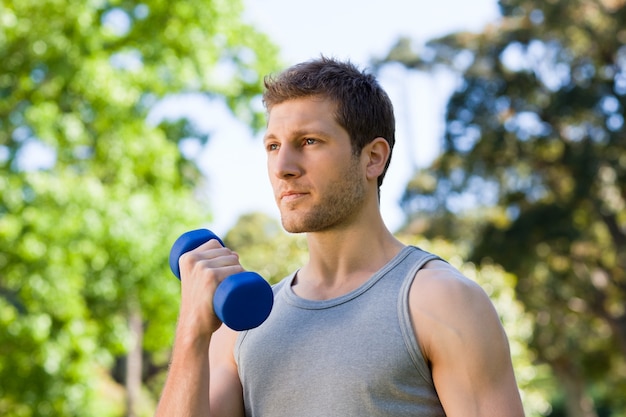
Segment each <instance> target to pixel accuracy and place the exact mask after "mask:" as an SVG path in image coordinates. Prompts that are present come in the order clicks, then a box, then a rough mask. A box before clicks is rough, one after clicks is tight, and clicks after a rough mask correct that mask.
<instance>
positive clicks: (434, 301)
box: [410, 261, 524, 417]
mask: <svg viewBox="0 0 626 417" xmlns="http://www.w3.org/2000/svg"><path fill="white" fill-rule="evenodd" d="M429 266H430V267H427V268H426V269H424V270H422V271H420V272H419V273H418V275H417V276H416V280H415V282H414V284H413V286H412V288H411V293H410V303H411V304H410V305H411V314H412V318H413V323H414V327H415V329H414V330H415V331H416V334H418V337H419V341H420V345H421V347H422V351H423V353H424V356H425V357H426V358H427V360H428V361H429V362H430V365H431V369H432V375H433V381H434V383H435V387H436V389H437V393H438V395H439V398H440V400H441V403H442V404H443V406H444V409H445V411H446V414H447V415H448V417H459V416H463V417H504V416H508V417H523V416H524V410H523V407H522V403H521V399H520V395H519V390H518V388H517V383H516V381H515V376H514V372H513V366H512V363H511V356H510V351H509V345H508V340H507V337H506V334H505V332H504V329H503V327H502V325H501V323H500V320H499V317H498V315H497V313H496V311H495V309H494V307H493V304H492V303H491V300H489V298H488V296H487V295H486V294H485V292H484V291H483V290H482V288H480V287H479V286H478V284H476V283H475V282H473V281H471V280H469V279H467V278H465V277H463V276H462V275H461V274H460V273H459V272H458V271H456V270H455V269H454V268H452V267H451V266H449V265H447V264H445V263H443V262H441V261H435V262H431V263H430V264H429Z"/></svg>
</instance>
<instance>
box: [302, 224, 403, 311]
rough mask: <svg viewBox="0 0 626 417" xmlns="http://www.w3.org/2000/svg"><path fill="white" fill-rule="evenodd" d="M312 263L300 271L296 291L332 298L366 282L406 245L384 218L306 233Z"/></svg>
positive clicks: (305, 294)
mask: <svg viewBox="0 0 626 417" xmlns="http://www.w3.org/2000/svg"><path fill="white" fill-rule="evenodd" d="M307 242H308V246H309V262H308V263H307V264H306V265H305V266H304V267H303V268H302V269H301V270H300V271H299V272H298V275H297V277H296V280H295V281H294V286H293V288H294V291H295V292H296V294H298V295H299V296H301V297H303V298H308V299H317V300H322V299H330V298H336V297H339V296H341V295H343V294H346V293H348V292H350V291H352V290H354V289H356V288H358V287H359V286H361V285H362V284H363V283H364V282H365V281H367V280H368V279H369V278H370V277H371V276H372V275H374V274H375V273H376V272H377V271H378V270H380V269H381V268H382V267H383V266H385V265H386V264H387V263H388V262H389V261H390V260H391V259H393V258H394V257H395V256H396V255H397V254H398V252H400V250H402V248H403V247H404V245H403V244H402V243H400V242H399V241H398V240H397V239H396V238H395V237H394V236H393V235H392V234H391V232H389V230H388V229H387V228H386V226H385V225H384V223H383V222H382V219H379V220H378V221H375V222H371V223H370V224H368V226H367V227H364V226H363V225H361V226H352V227H347V228H345V229H341V230H330V231H324V232H315V233H309V234H307Z"/></svg>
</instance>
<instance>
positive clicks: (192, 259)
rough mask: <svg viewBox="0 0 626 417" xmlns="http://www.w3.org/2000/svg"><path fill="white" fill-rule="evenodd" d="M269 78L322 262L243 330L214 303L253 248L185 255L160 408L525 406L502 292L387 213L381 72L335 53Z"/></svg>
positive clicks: (278, 412)
mask: <svg viewBox="0 0 626 417" xmlns="http://www.w3.org/2000/svg"><path fill="white" fill-rule="evenodd" d="M265 86H266V92H265V94H264V103H265V106H266V108H267V110H268V124H267V132H266V135H265V138H264V145H265V149H266V152H267V167H268V173H269V176H270V181H271V184H272V188H273V191H274V196H275V198H276V203H277V205H278V208H279V209H280V213H281V220H282V224H283V226H284V228H285V229H286V230H287V231H288V232H291V233H306V236H307V243H308V248H309V261H308V262H307V263H306V264H305V265H303V266H302V268H301V269H299V270H298V271H296V272H294V274H292V275H290V276H289V277H287V278H285V279H284V280H283V281H281V282H280V283H279V284H277V285H276V286H275V287H274V296H275V303H274V308H273V311H272V313H271V314H270V316H269V318H268V319H267V321H265V322H264V323H263V324H262V325H261V326H259V327H258V328H255V329H252V330H249V331H245V332H241V333H238V332H235V331H232V330H230V329H228V328H227V327H225V326H221V323H220V322H219V319H218V318H217V317H216V316H215V314H214V313H213V308H212V297H213V293H214V291H215V288H216V287H217V285H218V284H219V283H220V282H221V281H222V280H223V279H224V278H226V277H227V276H229V275H231V274H234V273H236V272H241V271H242V270H243V268H242V267H241V265H240V263H239V260H238V257H237V254H236V253H234V252H232V251H230V250H229V249H227V248H223V247H221V246H220V245H219V244H218V243H216V242H215V241H210V242H208V243H206V244H204V245H202V246H200V247H199V248H197V249H196V250H194V251H191V252H188V253H187V254H185V255H183V256H182V257H181V258H180V269H181V275H182V276H183V279H182V299H181V309H180V317H179V322H178V326H177V332H176V339H175V344H174V351H173V355H172V363H171V367H170V372H169V375H168V379H167V382H166V386H165V388H164V391H163V395H162V398H161V401H160V404H159V408H158V411H157V415H158V416H167V417H171V416H179V415H180V416H212V417H217V416H220V417H221V416H229V417H232V416H263V417H266V416H269V417H273V416H285V417H302V416H320V417H321V416H324V417H328V416H409V415H411V416H423V417H432V416H448V417H452V416H462V417H472V416H481V417H503V416H509V417H518V416H523V410H522V405H521V401H520V397H519V392H518V389H517V386H516V382H515V377H514V373H513V369H512V364H511V359H510V353H509V348H508V342H507V338H506V336H505V333H504V331H503V329H502V326H501V324H500V321H499V319H498V316H497V314H496V312H495V310H494V308H493V305H492V304H491V302H490V300H489V299H488V297H487V296H486V294H485V293H484V292H483V291H482V289H481V288H480V287H479V286H478V285H477V284H475V283H474V282H473V281H470V280H469V279H467V278H465V277H463V276H462V275H461V274H460V273H459V272H458V271H457V270H455V269H454V268H453V267H451V266H450V265H449V264H447V263H446V262H444V261H442V260H440V259H439V258H437V257H436V256H434V255H431V254H428V253H426V252H424V251H422V250H420V249H418V248H415V247H410V246H405V245H403V244H402V243H400V242H399V241H398V240H396V239H395V238H394V236H393V235H392V234H391V233H390V232H389V230H388V229H387V228H386V226H385V225H384V223H383V220H382V217H381V214H380V209H379V187H380V185H381V183H382V180H383V177H384V175H385V172H386V170H387V167H388V165H389V161H390V158H391V153H392V149H393V145H394V142H395V138H394V130H395V121H394V116H393V108H392V104H391V102H390V100H389V98H388V96H387V94H386V93H385V92H384V91H383V90H382V88H381V87H380V86H379V84H378V83H377V81H376V80H375V79H374V77H373V76H371V75H369V74H366V73H364V72H361V71H360V70H359V69H357V68H356V67H354V66H353V65H352V64H350V63H344V62H339V61H336V60H332V59H328V58H324V57H322V58H320V59H317V60H313V61H309V62H306V63H302V64H299V65H296V66H294V67H292V68H290V69H288V70H286V71H285V72H283V73H282V74H280V75H279V76H278V77H277V78H267V79H266V80H265ZM277 256H278V257H280V254H277ZM271 261H272V260H268V262H271Z"/></svg>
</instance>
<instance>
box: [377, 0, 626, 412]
mask: <svg viewBox="0 0 626 417" xmlns="http://www.w3.org/2000/svg"><path fill="white" fill-rule="evenodd" d="M499 5H500V9H501V12H502V15H503V18H502V19H501V20H500V21H499V22H498V23H497V24H494V25H490V26H488V27H486V28H485V30H484V31H483V32H482V33H479V34H472V33H455V34H451V35H449V36H446V37H443V38H440V39H436V40H433V41H431V42H428V43H427V44H426V45H425V46H424V47H423V48H422V49H421V50H419V51H417V50H416V48H413V47H412V46H411V43H410V41H409V40H406V39H404V40H401V41H399V42H398V44H397V45H396V46H395V47H394V48H392V50H391V51H390V53H389V55H388V56H387V57H386V58H385V59H383V60H382V61H381V62H379V63H378V64H379V65H384V64H388V63H391V62H395V63H401V64H403V65H405V66H406V67H407V68H410V69H414V70H419V71H436V70H438V69H444V70H445V71H454V72H456V73H458V74H459V79H460V83H459V85H458V88H457V89H456V91H455V92H454V93H453V95H452V96H451V98H450V100H449V102H448V105H447V113H446V120H445V123H446V125H445V135H444V142H443V150H442V154H441V156H440V157H439V158H438V159H437V160H436V161H435V163H434V164H433V166H432V167H430V168H429V169H427V170H421V171H420V172H417V173H416V174H415V176H414V178H413V180H412V181H411V183H410V184H409V186H408V187H407V190H406V193H405V195H404V199H403V205H404V208H405V211H406V212H407V213H408V214H409V215H410V216H411V219H412V220H411V221H412V223H413V226H411V227H417V226H416V224H418V223H419V224H420V225H421V226H420V230H422V231H424V232H425V233H429V231H430V232H431V233H435V234H436V233H440V232H446V233H450V236H454V237H455V238H456V239H458V240H462V241H464V242H465V243H466V245H468V246H470V247H472V248H473V251H472V252H473V253H472V255H471V259H472V260H474V261H477V262H479V261H482V260H486V259H492V260H493V261H495V262H496V263H498V264H500V265H502V266H503V267H504V268H505V269H506V270H507V271H510V272H512V273H514V274H515V275H517V277H518V281H517V284H516V287H515V288H516V295H517V298H518V299H519V300H520V301H521V302H522V303H523V304H524V306H525V308H526V310H527V311H528V312H530V313H532V314H533V316H534V321H533V322H534V330H533V337H532V339H531V341H530V346H531V347H532V348H533V349H534V351H535V352H536V354H537V358H538V359H539V360H540V361H541V362H543V363H547V364H549V365H550V368H551V370H552V372H553V373H554V375H555V377H556V378H557V379H558V382H559V386H560V391H561V392H560V394H559V398H560V399H555V403H554V405H555V412H554V413H555V414H554V415H557V414H558V413H559V412H562V413H563V414H562V415H567V416H570V417H583V416H585V417H589V416H598V415H611V416H617V415H624V413H626V397H624V395H623V393H624V392H626V382H625V381H626V307H625V306H626V303H625V301H626V132H625V127H624V108H625V105H626V29H625V28H626V2H625V1H623V0H550V1H536V0H501V1H499ZM467 213H469V215H466V214H467ZM430 215H432V216H433V217H434V218H435V219H438V220H439V221H436V222H432V223H428V221H424V219H425V218H428V217H429V216H430ZM455 219H458V220H455ZM559 415H560V414H559Z"/></svg>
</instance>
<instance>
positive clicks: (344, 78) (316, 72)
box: [263, 57, 395, 186]
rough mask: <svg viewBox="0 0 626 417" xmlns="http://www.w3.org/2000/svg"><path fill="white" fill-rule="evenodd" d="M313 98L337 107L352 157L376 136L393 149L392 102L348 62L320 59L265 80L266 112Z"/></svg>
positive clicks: (368, 75) (338, 119)
mask: <svg viewBox="0 0 626 417" xmlns="http://www.w3.org/2000/svg"><path fill="white" fill-rule="evenodd" d="M315 96H318V97H320V98H328V99H330V100H332V101H333V102H334V103H335V104H336V111H335V115H334V116H335V119H336V121H337V123H338V124H339V125H340V126H342V127H343V128H344V129H345V130H346V132H348V135H350V141H351V143H352V150H353V152H354V154H355V155H360V154H361V150H362V149H363V147H364V146H365V145H367V144H368V143H370V142H371V141H372V140H374V139H375V138H377V137H382V138H384V139H385V140H386V141H387V142H388V143H389V148H390V149H391V150H393V146H394V144H395V118H394V115H393V105H392V104H391V100H390V99H389V97H388V96H387V93H386V92H385V91H384V90H383V89H382V88H381V86H380V85H379V84H378V81H376V78H375V77H374V76H373V75H371V74H367V73H365V72H363V71H360V70H359V69H358V68H357V67H355V66H354V65H353V64H351V63H350V62H341V61H337V60H334V59H330V58H326V57H321V58H319V59H315V60H311V61H307V62H303V63H301V64H297V65H294V66H292V67H291V68H288V69H287V70H285V71H284V72H282V73H280V74H279V75H278V76H277V77H271V76H269V77H266V78H265V92H264V94H263V103H264V104H265V107H266V108H267V110H268V112H271V110H272V107H273V106H275V105H277V104H280V103H283V102H285V101H288V100H293V99H298V98H305V97H315ZM390 161H391V153H390V154H389V159H388V160H387V165H386V166H385V170H384V171H383V173H382V174H381V175H380V176H379V177H378V186H380V185H381V184H382V181H383V178H384V176H385V173H386V171H387V167H388V166H389V162H390Z"/></svg>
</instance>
